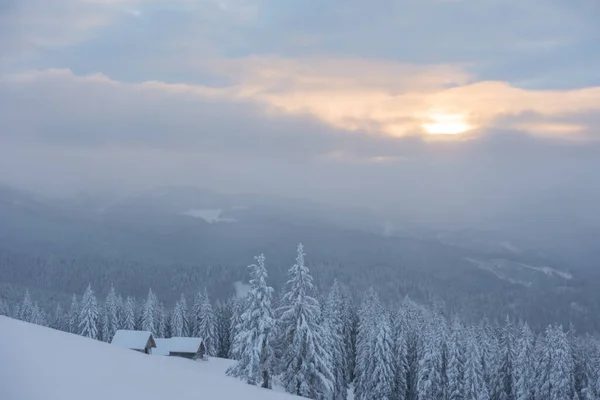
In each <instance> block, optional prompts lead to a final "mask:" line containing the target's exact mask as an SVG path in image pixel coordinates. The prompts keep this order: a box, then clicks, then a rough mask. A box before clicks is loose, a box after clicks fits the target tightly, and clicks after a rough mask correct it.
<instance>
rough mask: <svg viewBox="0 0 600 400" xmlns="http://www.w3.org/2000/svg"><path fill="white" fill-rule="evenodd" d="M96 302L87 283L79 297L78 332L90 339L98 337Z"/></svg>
mask: <svg viewBox="0 0 600 400" xmlns="http://www.w3.org/2000/svg"><path fill="white" fill-rule="evenodd" d="M98 317H99V315H98V303H97V302H96V296H95V295H94V291H93V290H92V286H91V285H88V287H87V289H86V290H85V293H84V294H83V297H82V298H81V309H80V311H79V334H80V335H81V336H85V337H88V338H90V339H98Z"/></svg>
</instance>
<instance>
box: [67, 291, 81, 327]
mask: <svg viewBox="0 0 600 400" xmlns="http://www.w3.org/2000/svg"><path fill="white" fill-rule="evenodd" d="M67 318H68V324H69V332H70V333H79V302H78V301H77V296H75V295H73V297H72V298H71V308H70V309H69V315H68V317H67Z"/></svg>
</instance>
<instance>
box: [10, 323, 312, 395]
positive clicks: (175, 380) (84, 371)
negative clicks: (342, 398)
mask: <svg viewBox="0 0 600 400" xmlns="http://www.w3.org/2000/svg"><path fill="white" fill-rule="evenodd" d="M0 360H1V362H0V399H10V400H81V399H85V400H107V399H111V400H137V399H143V400H164V399H177V400H213V399H214V400H293V399H300V397H297V396H292V395H290V394H286V393H279V392H276V391H272V390H268V389H262V388H259V387H256V386H250V385H246V384H245V383H243V382H241V381H239V380H237V379H235V378H231V377H227V376H225V373H224V372H225V370H226V369H227V367H228V366H229V365H231V363H232V361H231V360H224V359H218V358H211V359H209V360H208V361H191V360H186V359H183V358H179V357H152V356H149V355H146V354H143V353H139V352H136V351H133V350H128V349H123V348H121V347H118V346H114V345H111V344H108V343H103V342H100V341H96V340H93V339H88V338H84V337H82V336H77V335H73V334H70V333H65V332H61V331H57V330H54V329H50V328H45V327H42V326H38V325H33V324H29V323H26V322H22V321H17V320H14V319H10V318H7V317H3V316H0Z"/></svg>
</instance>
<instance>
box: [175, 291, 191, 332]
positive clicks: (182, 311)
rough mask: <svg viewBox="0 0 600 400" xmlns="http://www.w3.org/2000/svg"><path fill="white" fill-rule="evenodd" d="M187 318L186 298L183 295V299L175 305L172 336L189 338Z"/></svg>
mask: <svg viewBox="0 0 600 400" xmlns="http://www.w3.org/2000/svg"><path fill="white" fill-rule="evenodd" d="M187 317H188V315H187V307H186V305H185V297H184V296H183V294H182V295H181V299H180V300H179V301H178V302H177V303H175V308H174V309H173V314H172V316H171V336H187V329H186V328H187Z"/></svg>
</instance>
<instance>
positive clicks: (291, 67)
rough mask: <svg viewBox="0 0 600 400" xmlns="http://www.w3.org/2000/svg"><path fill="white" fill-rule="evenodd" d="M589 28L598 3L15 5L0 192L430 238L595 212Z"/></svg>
mask: <svg viewBox="0 0 600 400" xmlns="http://www.w3.org/2000/svg"><path fill="white" fill-rule="evenodd" d="M598 16H600V6H599V5H598V3H597V2H596V1H594V0H575V1H570V2H565V1H559V0H533V1H527V2H523V1H515V0H509V1H500V0H477V1H475V0H401V1H391V0H380V1H376V2H365V1H357V0H351V1H348V2H342V3H340V2H333V1H329V0H325V1H322V2H318V3H315V2H309V3H306V2H291V3H290V2H280V1H272V0H256V1H252V0H230V1H228V0H223V1H217V0H214V1H212V0H210V1H209V0H200V1H192V0H180V1H175V0H169V1H165V0H54V1H52V2H51V4H50V2H47V1H42V0H18V1H17V0H9V1H8V2H2V3H0V126H1V130H0V181H2V182H6V183H9V184H15V185H19V186H24V187H28V188H34V189H38V190H42V191H49V192H52V193H72V192H75V191H80V190H87V191H112V192H115V191H126V190H132V189H139V188H142V187H151V186H156V185H164V184H173V183H175V184H177V183H181V184H196V185H200V186H204V187H208V188H212V189H216V190H225V191H234V192H235V191H244V192H253V191H264V192H267V193H273V194H279V195H288V196H293V197H304V198H310V199H315V200H320V201H324V202H328V203H340V204H345V205H346V204H347V205H367V206H373V207H376V208H379V209H382V210H385V211H386V212H389V213H396V214H397V215H401V216H404V217H406V216H409V217H413V218H415V219H416V220H418V221H424V222H440V221H464V220H485V219H486V218H487V217H489V216H490V215H494V214H496V213H499V212H502V210H505V209H510V208H512V207H518V206H519V205H520V204H525V203H528V202H532V201H533V202H535V201H539V200H540V199H548V201H557V200H550V199H555V197H551V196H550V195H549V194H551V193H564V192H568V193H569V194H570V195H571V196H572V198H577V197H578V196H579V197H584V196H585V197H589V196H598V195H600V194H599V193H598V191H600V189H599V188H600V184H599V182H600V172H599V171H600V141H599V140H600V130H599V128H600V53H599V52H598V51H597V49H596V48H597V43H599V41H600V28H599V27H598V24H597V18H598ZM439 133H458V134H453V135H449V134H443V135H442V134H439ZM564 201H565V200H564V199H563V200H560V202H562V203H560V204H559V203H557V204H556V206H557V207H558V208H560V207H569V203H568V202H567V203H564ZM572 204H575V203H572ZM586 211H587V210H586Z"/></svg>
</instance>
